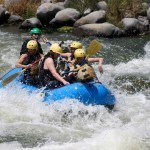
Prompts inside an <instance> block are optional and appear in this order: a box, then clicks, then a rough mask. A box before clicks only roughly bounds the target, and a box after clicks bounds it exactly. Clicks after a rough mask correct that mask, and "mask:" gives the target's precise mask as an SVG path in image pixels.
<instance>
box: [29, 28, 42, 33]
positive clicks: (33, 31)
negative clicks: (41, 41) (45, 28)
mask: <svg viewBox="0 0 150 150" xmlns="http://www.w3.org/2000/svg"><path fill="white" fill-rule="evenodd" d="M30 33H31V34H42V31H41V30H40V29H39V28H33V29H32V30H31V31H30Z"/></svg>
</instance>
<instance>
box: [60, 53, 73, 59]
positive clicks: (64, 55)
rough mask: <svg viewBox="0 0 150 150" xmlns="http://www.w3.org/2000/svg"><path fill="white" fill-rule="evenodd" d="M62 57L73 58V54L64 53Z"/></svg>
mask: <svg viewBox="0 0 150 150" xmlns="http://www.w3.org/2000/svg"><path fill="white" fill-rule="evenodd" d="M60 56H62V57H65V58H67V57H70V56H71V53H62V54H61V55H60Z"/></svg>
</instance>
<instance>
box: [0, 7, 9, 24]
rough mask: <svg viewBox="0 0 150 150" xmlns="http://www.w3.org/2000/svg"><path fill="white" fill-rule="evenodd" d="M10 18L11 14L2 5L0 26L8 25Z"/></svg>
mask: <svg viewBox="0 0 150 150" xmlns="http://www.w3.org/2000/svg"><path fill="white" fill-rule="evenodd" d="M9 17H10V13H9V12H8V11H7V10H6V8H5V7H4V6H3V5H0V24H3V23H6V22H7V20H8V18H9Z"/></svg>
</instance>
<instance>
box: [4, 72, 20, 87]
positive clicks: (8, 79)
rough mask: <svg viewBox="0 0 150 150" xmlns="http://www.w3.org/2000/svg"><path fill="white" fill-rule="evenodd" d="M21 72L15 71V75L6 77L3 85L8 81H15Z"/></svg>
mask: <svg viewBox="0 0 150 150" xmlns="http://www.w3.org/2000/svg"><path fill="white" fill-rule="evenodd" d="M19 74H20V72H17V73H14V74H13V75H11V76H9V77H8V78H6V79H4V80H3V81H2V85H3V86H6V85H7V84H8V83H10V82H11V81H13V80H14V79H15V78H16V77H17V76H18V75H19Z"/></svg>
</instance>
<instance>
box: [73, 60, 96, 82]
mask: <svg viewBox="0 0 150 150" xmlns="http://www.w3.org/2000/svg"><path fill="white" fill-rule="evenodd" d="M76 69H77V70H78V71H77V75H76V78H77V80H78V81H89V80H92V79H94V78H96V74H95V71H94V69H93V67H91V66H90V65H89V64H88V62H87V61H86V60H85V61H84V62H82V64H81V65H76Z"/></svg>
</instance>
